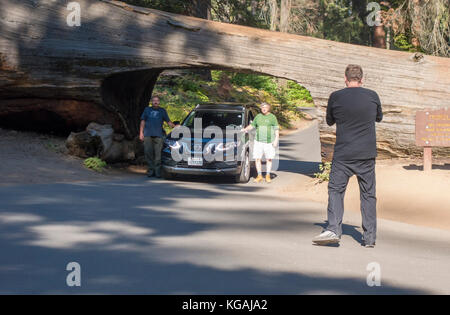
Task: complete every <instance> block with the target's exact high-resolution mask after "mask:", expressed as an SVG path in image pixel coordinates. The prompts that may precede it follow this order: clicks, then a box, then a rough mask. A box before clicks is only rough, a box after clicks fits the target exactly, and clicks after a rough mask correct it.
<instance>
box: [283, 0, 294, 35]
mask: <svg viewBox="0 0 450 315" xmlns="http://www.w3.org/2000/svg"><path fill="white" fill-rule="evenodd" d="M291 6H292V0H281V10H280V32H283V33H288V32H289V20H290V16H291Z"/></svg>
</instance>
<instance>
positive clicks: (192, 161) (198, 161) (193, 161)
mask: <svg viewBox="0 0 450 315" xmlns="http://www.w3.org/2000/svg"><path fill="white" fill-rule="evenodd" d="M188 165H191V166H202V165H203V158H201V157H189V158H188Z"/></svg>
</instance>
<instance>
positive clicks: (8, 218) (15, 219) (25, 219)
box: [0, 212, 44, 224]
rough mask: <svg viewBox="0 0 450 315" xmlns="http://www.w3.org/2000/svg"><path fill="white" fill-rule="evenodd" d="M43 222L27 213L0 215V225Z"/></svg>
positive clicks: (40, 218) (5, 213)
mask: <svg viewBox="0 0 450 315" xmlns="http://www.w3.org/2000/svg"><path fill="white" fill-rule="evenodd" d="M43 220H44V219H43V218H42V217H40V216H37V215H34V214H29V213H14V212H3V213H1V214H0V223H3V224H21V223H34V222H41V221H43Z"/></svg>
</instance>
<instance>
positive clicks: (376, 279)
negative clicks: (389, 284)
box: [366, 262, 381, 287]
mask: <svg viewBox="0 0 450 315" xmlns="http://www.w3.org/2000/svg"><path fill="white" fill-rule="evenodd" d="M366 270H367V271H369V274H368V275H367V279H366V283H367V285H368V286H369V287H380V286H381V266H380V264H379V263H377V262H371V263H369V264H368V265H367V268H366Z"/></svg>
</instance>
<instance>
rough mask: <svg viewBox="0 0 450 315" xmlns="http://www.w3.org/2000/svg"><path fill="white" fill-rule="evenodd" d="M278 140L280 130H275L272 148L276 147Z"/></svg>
mask: <svg viewBox="0 0 450 315" xmlns="http://www.w3.org/2000/svg"><path fill="white" fill-rule="evenodd" d="M279 140H280V129H276V130H275V140H274V141H273V143H272V145H273V146H274V147H277V146H278V141H279Z"/></svg>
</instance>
